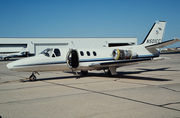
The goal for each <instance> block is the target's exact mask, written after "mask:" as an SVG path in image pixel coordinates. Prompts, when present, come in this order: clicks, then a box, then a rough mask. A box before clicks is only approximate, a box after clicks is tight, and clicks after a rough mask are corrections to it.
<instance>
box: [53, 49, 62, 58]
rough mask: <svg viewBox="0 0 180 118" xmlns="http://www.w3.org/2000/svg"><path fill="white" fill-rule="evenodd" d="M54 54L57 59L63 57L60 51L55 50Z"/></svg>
mask: <svg viewBox="0 0 180 118" xmlns="http://www.w3.org/2000/svg"><path fill="white" fill-rule="evenodd" d="M54 53H55V55H56V57H59V56H61V53H60V51H59V49H54Z"/></svg>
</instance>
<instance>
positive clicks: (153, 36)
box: [142, 21, 166, 46]
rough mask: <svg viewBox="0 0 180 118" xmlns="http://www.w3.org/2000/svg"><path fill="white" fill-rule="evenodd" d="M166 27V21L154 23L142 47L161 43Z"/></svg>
mask: <svg viewBox="0 0 180 118" xmlns="http://www.w3.org/2000/svg"><path fill="white" fill-rule="evenodd" d="M165 26H166V21H156V22H155V23H154V25H153V26H152V28H151V30H150V31H149V33H148V34H147V36H146V38H145V39H144V41H143V43H142V45H144V46H148V45H153V44H157V43H161V41H162V39H163V34H164V30H165Z"/></svg>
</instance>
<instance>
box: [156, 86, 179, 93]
mask: <svg viewBox="0 0 180 118" xmlns="http://www.w3.org/2000/svg"><path fill="white" fill-rule="evenodd" d="M157 87H160V88H163V89H166V90H170V91H173V92H180V91H177V90H174V89H170V88H167V87H164V86H157Z"/></svg>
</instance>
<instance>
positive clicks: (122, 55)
mask: <svg viewBox="0 0 180 118" xmlns="http://www.w3.org/2000/svg"><path fill="white" fill-rule="evenodd" d="M112 56H113V58H114V59H115V60H128V59H134V58H136V57H137V53H135V52H133V51H131V50H120V49H114V50H113V52H112Z"/></svg>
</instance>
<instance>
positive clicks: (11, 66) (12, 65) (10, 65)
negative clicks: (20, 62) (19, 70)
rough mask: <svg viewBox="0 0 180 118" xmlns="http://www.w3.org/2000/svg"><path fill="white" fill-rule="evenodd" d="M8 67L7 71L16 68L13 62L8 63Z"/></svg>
mask: <svg viewBox="0 0 180 118" xmlns="http://www.w3.org/2000/svg"><path fill="white" fill-rule="evenodd" d="M6 67H7V69H9V70H13V68H14V64H13V62H11V63H8V64H7V65H6Z"/></svg>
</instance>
